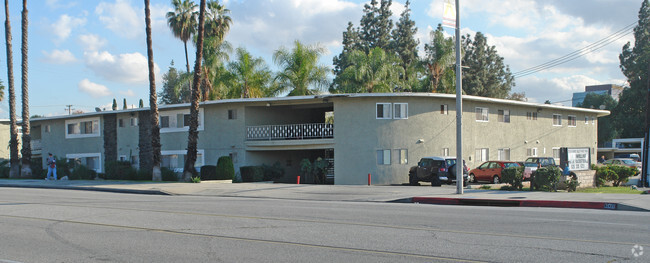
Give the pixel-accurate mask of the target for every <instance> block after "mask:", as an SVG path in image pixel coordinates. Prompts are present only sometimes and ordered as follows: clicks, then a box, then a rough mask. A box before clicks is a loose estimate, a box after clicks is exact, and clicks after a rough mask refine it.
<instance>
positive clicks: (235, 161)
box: [228, 152, 290, 166]
mask: <svg viewBox="0 0 650 263" xmlns="http://www.w3.org/2000/svg"><path fill="white" fill-rule="evenodd" d="M228 156H230V160H232V163H237V152H231V153H230V154H228ZM287 166H290V165H287Z"/></svg>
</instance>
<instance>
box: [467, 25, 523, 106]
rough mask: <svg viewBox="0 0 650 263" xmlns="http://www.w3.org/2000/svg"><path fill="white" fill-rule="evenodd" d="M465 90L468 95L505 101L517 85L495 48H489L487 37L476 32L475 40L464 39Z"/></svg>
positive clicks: (468, 37)
mask: <svg viewBox="0 0 650 263" xmlns="http://www.w3.org/2000/svg"><path fill="white" fill-rule="evenodd" d="M462 45H463V50H464V51H465V54H464V55H463V62H462V65H463V66H467V67H468V68H467V69H464V70H463V90H464V91H465V92H466V93H467V94H468V95H476V96H482V97H491V98H500V99H504V98H506V97H507V96H508V94H509V93H510V90H511V89H512V87H513V86H514V85H515V78H514V77H513V76H512V73H510V68H509V67H508V66H507V65H505V64H504V63H503V57H501V56H499V54H497V50H496V47H495V46H488V44H487V37H485V36H484V35H483V33H481V32H476V35H474V40H472V39H471V38H470V36H469V35H467V36H465V37H463V41H462Z"/></svg>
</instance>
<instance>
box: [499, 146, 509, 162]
mask: <svg viewBox="0 0 650 263" xmlns="http://www.w3.org/2000/svg"><path fill="white" fill-rule="evenodd" d="M498 155H499V156H498V157H499V161H510V148H502V149H499V151H498Z"/></svg>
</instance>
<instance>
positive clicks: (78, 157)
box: [65, 153, 102, 173]
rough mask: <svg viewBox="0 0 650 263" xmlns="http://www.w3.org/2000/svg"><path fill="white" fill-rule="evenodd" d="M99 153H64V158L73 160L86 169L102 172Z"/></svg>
mask: <svg viewBox="0 0 650 263" xmlns="http://www.w3.org/2000/svg"><path fill="white" fill-rule="evenodd" d="M101 156H102V154H101V153H73V154H66V155H65V158H66V159H68V160H69V161H74V162H75V163H76V164H81V165H83V166H86V167H87V168H88V169H91V170H94V171H95V172H98V173H101V172H102V160H101Z"/></svg>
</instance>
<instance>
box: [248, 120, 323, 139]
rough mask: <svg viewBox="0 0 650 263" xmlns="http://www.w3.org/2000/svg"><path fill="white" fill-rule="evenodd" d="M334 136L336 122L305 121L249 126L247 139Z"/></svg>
mask: <svg viewBox="0 0 650 263" xmlns="http://www.w3.org/2000/svg"><path fill="white" fill-rule="evenodd" d="M321 138H334V124H330V123H304V124H286V125H261V126H247V127H246V140H248V141H260V140H302V139H321Z"/></svg>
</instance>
